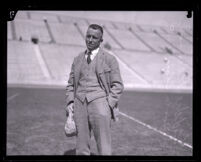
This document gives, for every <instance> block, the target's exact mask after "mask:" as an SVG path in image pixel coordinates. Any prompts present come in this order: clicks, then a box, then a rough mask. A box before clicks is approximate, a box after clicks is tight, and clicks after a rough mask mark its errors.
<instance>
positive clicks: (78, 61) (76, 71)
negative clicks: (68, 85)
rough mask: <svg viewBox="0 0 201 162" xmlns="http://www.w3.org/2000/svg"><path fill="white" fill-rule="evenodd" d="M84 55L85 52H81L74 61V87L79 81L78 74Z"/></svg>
mask: <svg viewBox="0 0 201 162" xmlns="http://www.w3.org/2000/svg"><path fill="white" fill-rule="evenodd" d="M84 56H85V52H83V53H81V54H80V55H79V56H78V58H77V59H76V62H75V67H74V69H75V71H74V77H75V86H76V87H77V83H78V81H79V76H80V71H81V68H82V63H83V59H84Z"/></svg>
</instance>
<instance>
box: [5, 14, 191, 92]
mask: <svg viewBox="0 0 201 162" xmlns="http://www.w3.org/2000/svg"><path fill="white" fill-rule="evenodd" d="M91 23H98V24H100V25H102V26H103V27H104V42H103V44H102V46H103V48H105V50H107V51H109V52H110V53H111V54H113V55H115V56H116V57H117V59H118V61H119V65H120V70H121V73H122V77H123V81H124V83H125V87H126V88H136V87H141V88H157V87H159V88H167V89H168V88H169V89H170V88H172V89H190V90H192V59H193V55H192V53H193V52H192V29H189V28H172V27H170V28H168V27H163V26H151V25H150V26H149V25H140V24H132V23H123V22H113V21H103V20H92V19H86V18H77V17H70V16H64V15H57V14H56V13H55V14H50V13H45V14H44V13H43V14H42V13H39V12H34V11H23V12H18V13H17V15H16V17H15V20H14V21H11V22H8V24H7V25H8V26H7V29H8V32H7V38H8V59H7V60H8V84H22V85H23V84H33V85H35V84H37V85H60V86H64V85H65V84H66V82H67V79H68V75H69V72H70V67H71V64H72V61H73V58H74V57H75V56H76V55H78V53H79V52H81V51H83V50H84V49H85V33H86V30H87V27H88V25H89V24H91ZM32 38H37V39H38V40H39V42H38V44H33V42H32V41H31V39H32Z"/></svg>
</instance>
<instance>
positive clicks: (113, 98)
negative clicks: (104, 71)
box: [108, 57, 124, 108]
mask: <svg viewBox="0 0 201 162" xmlns="http://www.w3.org/2000/svg"><path fill="white" fill-rule="evenodd" d="M110 68H111V72H110V76H109V77H110V92H109V96H108V103H109V105H110V107H112V108H114V107H115V105H116V104H117V102H118V100H119V98H120V96H121V94H122V92H123V89H124V85H123V81H122V78H121V74H120V70H119V64H118V62H117V60H116V58H115V57H113V58H112V59H111V61H110Z"/></svg>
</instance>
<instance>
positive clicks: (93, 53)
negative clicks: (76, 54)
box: [85, 48, 99, 61]
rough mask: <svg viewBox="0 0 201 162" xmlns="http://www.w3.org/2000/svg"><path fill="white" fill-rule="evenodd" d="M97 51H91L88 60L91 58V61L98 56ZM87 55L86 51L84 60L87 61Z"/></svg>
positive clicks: (97, 49)
mask: <svg viewBox="0 0 201 162" xmlns="http://www.w3.org/2000/svg"><path fill="white" fill-rule="evenodd" d="M98 51H99V48H96V49H95V50H93V51H91V56H90V58H91V61H92V60H93V59H94V58H95V56H96V55H97V54H98ZM87 53H88V50H87V52H86V54H85V58H86V59H87V56H88V55H87Z"/></svg>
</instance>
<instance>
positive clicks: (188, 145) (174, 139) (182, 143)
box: [119, 112, 193, 149]
mask: <svg viewBox="0 0 201 162" xmlns="http://www.w3.org/2000/svg"><path fill="white" fill-rule="evenodd" d="M119 113H120V114H121V115H122V116H124V117H126V118H128V119H131V120H133V121H135V122H137V123H139V124H141V125H143V126H145V127H147V128H149V129H151V130H153V131H155V132H157V133H159V134H161V135H163V136H165V137H168V138H169V139H171V140H173V141H176V142H178V143H180V144H181V145H183V146H186V147H188V148H190V149H192V148H193V147H192V146H191V145H190V144H188V143H185V142H183V141H181V140H179V139H177V138H175V137H173V136H171V135H168V134H167V133H165V132H162V131H160V130H158V129H156V128H154V127H152V126H150V125H148V124H146V123H143V122H141V121H140V120H138V119H135V118H133V117H131V116H129V115H127V114H124V113H122V112H119Z"/></svg>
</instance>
